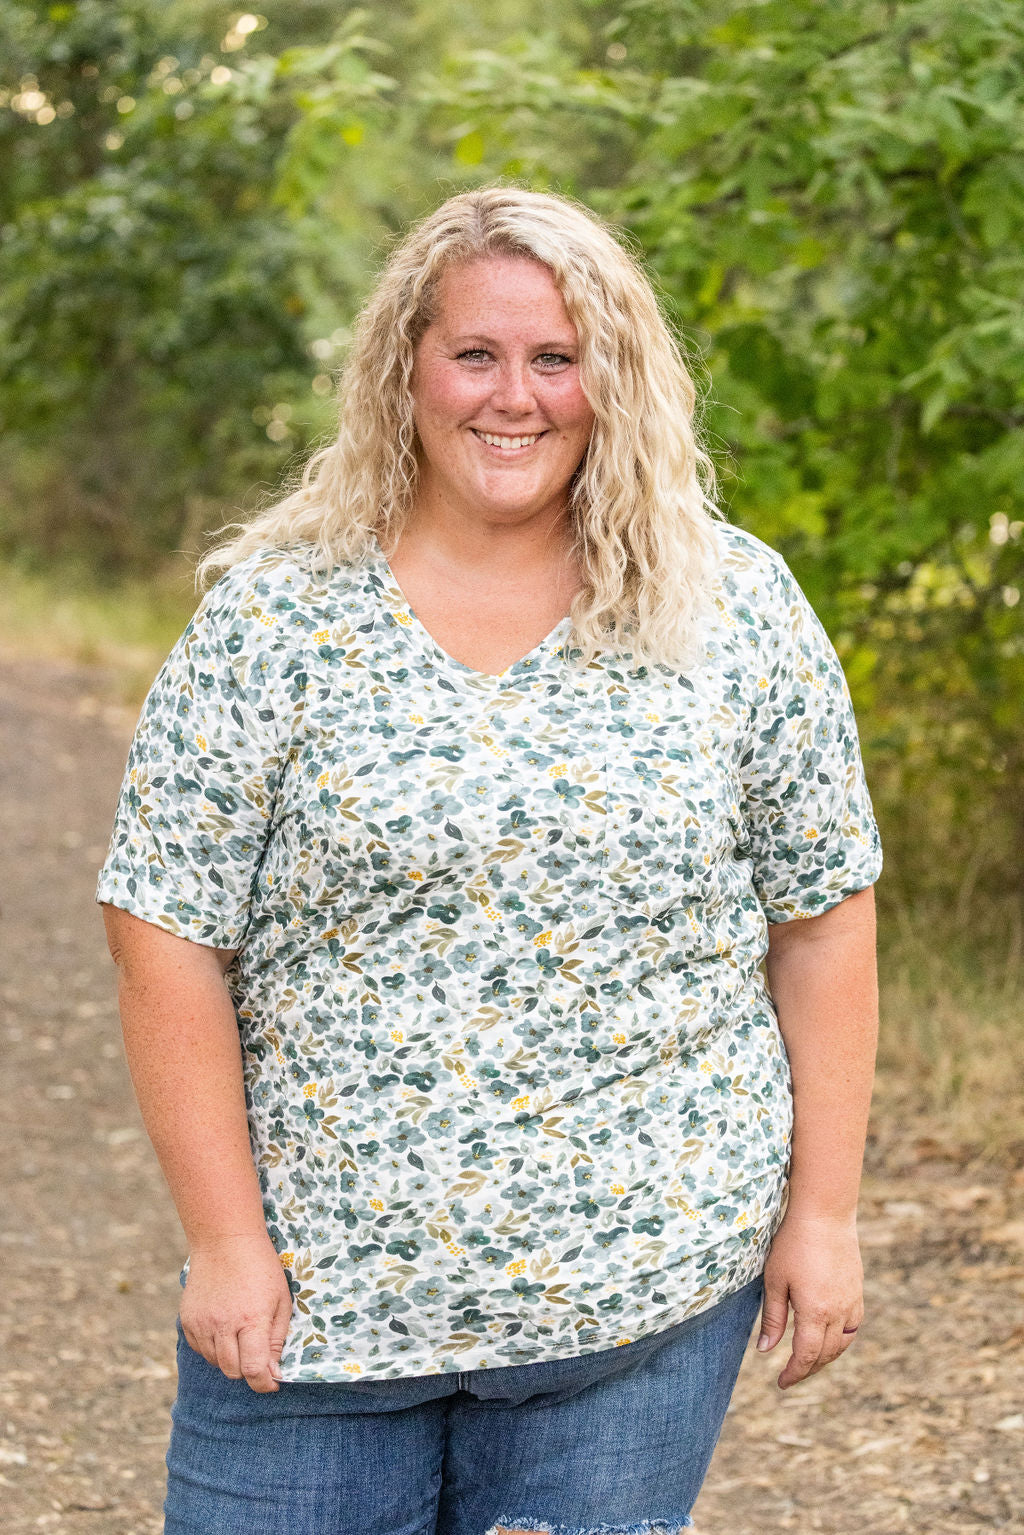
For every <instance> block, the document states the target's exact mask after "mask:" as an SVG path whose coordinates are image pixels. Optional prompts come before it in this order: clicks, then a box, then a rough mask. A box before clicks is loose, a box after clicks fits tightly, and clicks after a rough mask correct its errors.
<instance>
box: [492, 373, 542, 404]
mask: <svg viewBox="0 0 1024 1535" xmlns="http://www.w3.org/2000/svg"><path fill="white" fill-rule="evenodd" d="M491 404H492V405H493V406H494V408H495V410H500V411H501V412H502V413H503V414H504V415H507V416H528V415H529V414H530V412H531V411H532V410H533V409H534V407H535V405H536V397H535V395H534V390H533V381H532V379H531V378H530V374H529V370H528V368H527V367H523V366H521V365H520V364H517V363H505V364H503V365H502V366H501V367H500V368H499V370H498V376H497V378H496V379H495V381H494V389H493V391H492V393H491Z"/></svg>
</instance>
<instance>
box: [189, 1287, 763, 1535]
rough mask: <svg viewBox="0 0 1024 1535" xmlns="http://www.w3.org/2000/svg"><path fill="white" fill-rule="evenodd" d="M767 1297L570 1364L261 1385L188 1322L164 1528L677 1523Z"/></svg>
mask: <svg viewBox="0 0 1024 1535" xmlns="http://www.w3.org/2000/svg"><path fill="white" fill-rule="evenodd" d="M761 1293H762V1283H761V1279H760V1278H757V1279H755V1280H753V1281H752V1282H751V1283H750V1284H748V1285H745V1286H744V1288H743V1289H742V1290H738V1291H737V1292H736V1293H735V1294H734V1295H730V1296H727V1297H726V1299H725V1300H723V1301H720V1302H719V1303H718V1304H717V1305H715V1306H712V1307H710V1308H709V1309H708V1310H707V1311H703V1312H701V1313H700V1314H699V1315H698V1316H694V1317H690V1318H689V1319H688V1320H687V1321H685V1322H680V1323H678V1325H677V1326H675V1327H670V1328H668V1330H667V1331H665V1332H660V1333H654V1334H652V1335H651V1336H649V1337H645V1338H638V1339H637V1340H636V1341H635V1342H633V1343H626V1344H622V1345H621V1346H620V1347H618V1348H614V1349H604V1350H601V1351H599V1352H597V1353H592V1354H580V1355H577V1356H576V1357H574V1358H570V1359H557V1360H549V1361H545V1362H543V1363H541V1364H523V1365H505V1366H502V1367H500V1368H497V1369H490V1370H467V1371H465V1372H462V1373H450V1374H442V1375H416V1376H408V1377H405V1378H400V1379H396V1380H380V1381H374V1380H365V1381H359V1382H347V1381H346V1382H334V1381H330V1382H315V1383H306V1382H292V1383H290V1384H289V1383H285V1384H282V1385H281V1387H280V1389H279V1390H278V1391H276V1392H269V1393H267V1394H259V1393H257V1392H255V1391H252V1390H251V1389H250V1387H249V1386H248V1385H246V1383H245V1381H244V1380H228V1379H227V1378H226V1377H225V1376H224V1375H222V1374H221V1373H220V1371H219V1370H218V1369H216V1368H215V1367H214V1366H213V1365H210V1364H207V1362H206V1360H205V1359H203V1357H202V1355H200V1354H197V1353H195V1352H194V1351H193V1350H192V1349H191V1348H190V1347H189V1345H188V1344H187V1343H186V1342H185V1339H184V1336H183V1335H182V1333H181V1328H180V1324H179V1329H178V1397H177V1401H176V1402H175V1404H174V1413H173V1430H172V1434H171V1445H170V1449H169V1451H168V1454H167V1466H168V1471H169V1473H170V1476H169V1481H168V1491H167V1502H166V1504H165V1513H166V1516H167V1522H166V1524H165V1526H164V1530H165V1535H493V1531H494V1527H495V1526H496V1525H502V1526H507V1527H509V1528H512V1529H520V1528H525V1529H530V1530H546V1531H550V1532H551V1535H596V1532H598V1531H600V1532H602V1535H662V1531H664V1532H665V1535H676V1532H677V1531H679V1530H682V1529H685V1528H687V1527H688V1526H689V1525H691V1524H692V1520H691V1519H690V1509H691V1508H692V1507H693V1504H694V1502H695V1501H696V1498H697V1494H698V1492H699V1491H700V1487H701V1483H702V1482H703V1480H704V1476H705V1473H706V1471H707V1468H708V1464H709V1462H710V1460H711V1455H712V1452H713V1450H714V1448H715V1444H716V1442H717V1440H718V1435H719V1432H720V1430H721V1427H722V1422H723V1420H724V1418H725V1412H726V1408H727V1407H728V1405H729V1398H730V1396H731V1395H732V1390H733V1386H734V1385H735V1383H736V1376H737V1374H738V1373H739V1367H740V1361H741V1359H742V1357H743V1351H744V1349H745V1347H746V1344H747V1340H748V1338H749V1336H750V1329H751V1325H752V1323H753V1320H754V1316H755V1314H756V1311H757V1308H758V1305H759V1303H760V1300H761Z"/></svg>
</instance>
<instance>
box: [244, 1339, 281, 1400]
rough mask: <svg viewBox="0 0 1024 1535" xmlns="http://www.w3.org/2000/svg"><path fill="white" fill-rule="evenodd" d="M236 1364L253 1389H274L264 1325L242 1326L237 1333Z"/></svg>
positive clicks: (275, 1386) (268, 1344)
mask: <svg viewBox="0 0 1024 1535" xmlns="http://www.w3.org/2000/svg"><path fill="white" fill-rule="evenodd" d="M238 1364H239V1369H240V1370H241V1372H242V1375H243V1376H244V1377H245V1380H246V1383H247V1384H248V1385H249V1386H250V1387H251V1388H252V1390H253V1391H260V1392H263V1391H276V1390H277V1381H276V1380H275V1379H274V1377H273V1374H272V1373H271V1369H270V1340H269V1338H268V1336H267V1328H266V1325H264V1326H258V1325H254V1326H252V1327H243V1328H241V1329H240V1330H239V1333H238Z"/></svg>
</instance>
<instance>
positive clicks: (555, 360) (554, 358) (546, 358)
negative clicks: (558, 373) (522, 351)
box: [537, 352, 572, 367]
mask: <svg viewBox="0 0 1024 1535" xmlns="http://www.w3.org/2000/svg"><path fill="white" fill-rule="evenodd" d="M537 361H538V362H542V363H544V364H545V366H546V367H550V366H552V365H554V366H555V367H558V366H560V365H561V364H562V363H571V362H572V358H571V357H566V355H565V353H564V352H541V354H540V356H539V357H538V358H537Z"/></svg>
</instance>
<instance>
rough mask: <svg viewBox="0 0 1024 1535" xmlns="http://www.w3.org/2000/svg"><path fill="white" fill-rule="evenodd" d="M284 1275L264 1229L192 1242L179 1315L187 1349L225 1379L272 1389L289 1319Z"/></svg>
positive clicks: (273, 1389)
mask: <svg viewBox="0 0 1024 1535" xmlns="http://www.w3.org/2000/svg"><path fill="white" fill-rule="evenodd" d="M291 1313H292V1297H291V1291H290V1290H289V1288H288V1279H287V1277H286V1275H285V1272H284V1269H283V1268H282V1267H281V1260H280V1258H279V1257H278V1256H277V1253H276V1252H275V1250H274V1246H273V1243H272V1242H271V1240H270V1238H269V1236H267V1235H266V1234H264V1235H262V1236H260V1235H254V1236H234V1237H220V1238H216V1239H214V1240H211V1241H207V1242H204V1243H203V1244H202V1245H201V1246H198V1247H196V1246H193V1248H192V1251H191V1253H190V1254H189V1268H188V1278H187V1280H186V1283H185V1293H184V1295H183V1297H182V1301H181V1307H180V1311H179V1315H180V1317H181V1327H182V1331H183V1332H184V1334H185V1339H186V1341H187V1342H188V1344H189V1346H190V1348H193V1349H194V1350H195V1352H196V1353H197V1354H202V1356H203V1358H204V1359H205V1360H206V1361H207V1362H208V1363H209V1364H212V1365H215V1366H216V1368H217V1369H218V1370H220V1371H221V1372H222V1373H223V1374H224V1375H226V1376H227V1377H228V1379H229V1380H240V1379H242V1378H243V1377H244V1378H245V1380H246V1381H247V1382H248V1384H249V1385H250V1386H251V1387H252V1389H253V1391H276V1390H277V1389H278V1385H277V1383H278V1381H279V1380H280V1379H281V1372H280V1366H279V1363H278V1361H279V1359H280V1356H281V1350H282V1348H283V1347H284V1341H285V1337H286V1336H287V1333H288V1324H289V1322H290V1320H291Z"/></svg>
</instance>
